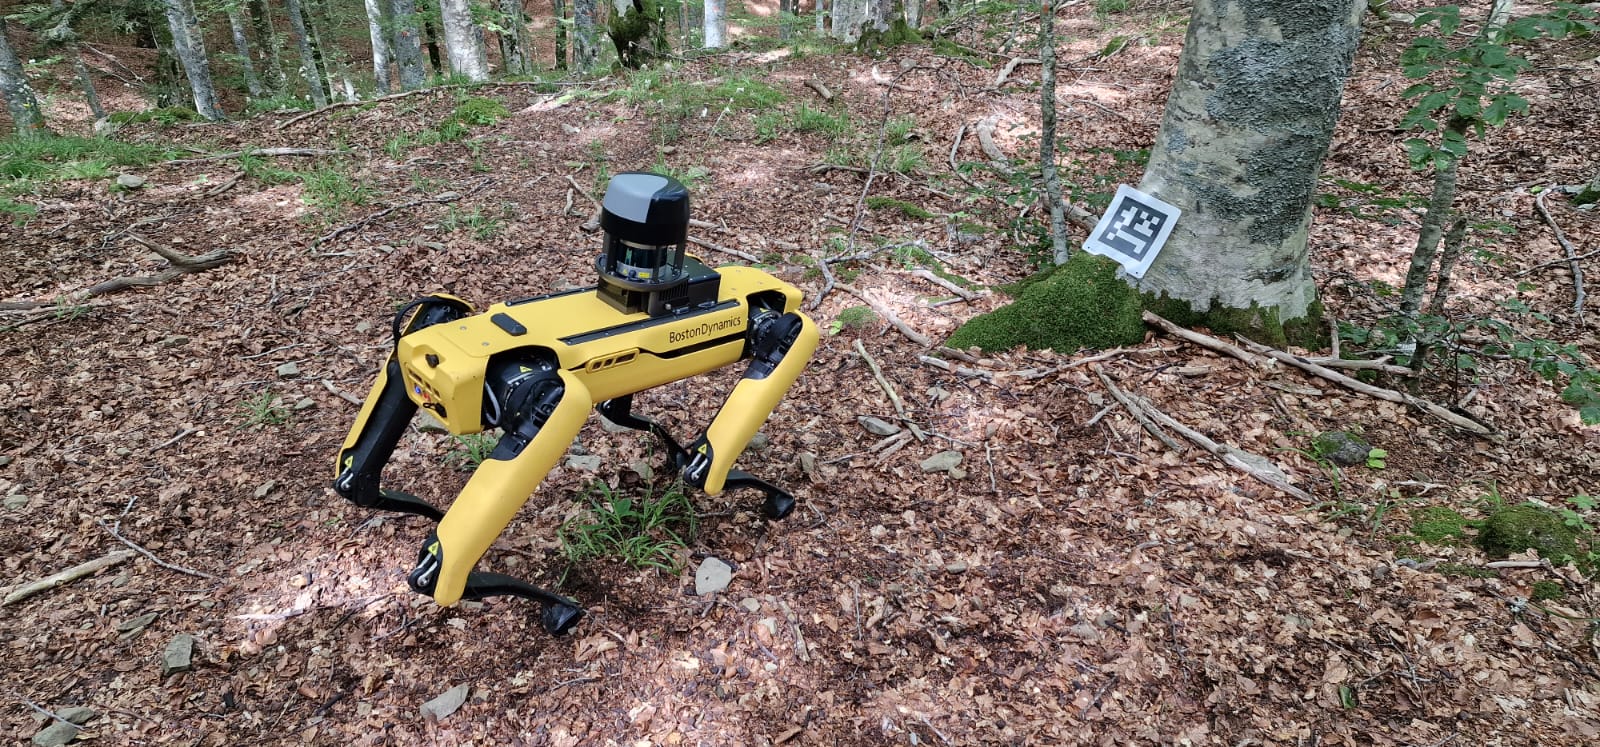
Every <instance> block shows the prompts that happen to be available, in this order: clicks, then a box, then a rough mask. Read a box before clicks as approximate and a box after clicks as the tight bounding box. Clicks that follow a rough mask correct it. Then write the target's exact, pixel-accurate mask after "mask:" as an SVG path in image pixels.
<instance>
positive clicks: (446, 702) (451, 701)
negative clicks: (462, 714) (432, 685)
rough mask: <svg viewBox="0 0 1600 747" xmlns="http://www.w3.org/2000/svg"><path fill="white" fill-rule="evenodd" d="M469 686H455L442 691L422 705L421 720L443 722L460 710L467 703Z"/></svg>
mask: <svg viewBox="0 0 1600 747" xmlns="http://www.w3.org/2000/svg"><path fill="white" fill-rule="evenodd" d="M471 689H472V687H471V686H470V685H456V686H455V687H452V688H450V689H449V690H446V691H444V694H442V695H440V696H439V697H437V698H434V699H433V700H430V701H428V702H426V703H423V704H422V718H423V719H424V720H429V721H443V720H444V719H446V718H449V716H450V714H452V713H455V712H456V711H457V710H458V709H460V708H461V704H462V703H465V702H467V693H468V692H469V691H471Z"/></svg>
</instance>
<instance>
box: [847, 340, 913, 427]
mask: <svg viewBox="0 0 1600 747" xmlns="http://www.w3.org/2000/svg"><path fill="white" fill-rule="evenodd" d="M856 354H857V355H860V356H861V359H862V360H864V361H866V362H867V368H869V369H871V370H872V378H874V379H877V380H878V386H880V387H883V391H884V393H886V394H888V395H889V404H891V405H894V411H895V414H897V415H899V416H900V422H902V423H905V424H906V427H907V428H910V429H911V435H913V436H916V437H917V440H918V441H926V440H928V437H927V436H924V435H922V429H921V428H918V427H917V424H916V423H913V422H911V417H910V416H909V415H907V414H906V404H905V403H904V402H902V401H900V395H899V393H897V392H895V390H894V385H892V384H890V383H889V379H887V378H885V377H884V375H883V369H881V368H879V367H878V361H877V360H875V359H874V358H873V357H872V355H871V354H870V353H868V352H867V347H866V346H865V345H862V344H861V339H860V338H857V339H856Z"/></svg>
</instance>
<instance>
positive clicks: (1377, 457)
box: [1367, 449, 1389, 469]
mask: <svg viewBox="0 0 1600 747" xmlns="http://www.w3.org/2000/svg"><path fill="white" fill-rule="evenodd" d="M1388 456H1389V452H1387V451H1385V450H1383V449H1373V450H1371V451H1368V452H1367V467H1368V468H1369V469H1383V468H1384V467H1387V466H1389V465H1388V462H1385V461H1384V460H1385V459H1387V458H1388Z"/></svg>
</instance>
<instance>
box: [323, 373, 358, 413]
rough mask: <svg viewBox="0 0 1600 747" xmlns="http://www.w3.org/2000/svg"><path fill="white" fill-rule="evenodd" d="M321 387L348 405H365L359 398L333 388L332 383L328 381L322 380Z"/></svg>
mask: <svg viewBox="0 0 1600 747" xmlns="http://www.w3.org/2000/svg"><path fill="white" fill-rule="evenodd" d="M322 386H323V388H324V389H327V390H328V391H329V392H331V393H332V394H333V395H334V396H336V397H338V398H339V399H342V400H344V401H346V402H349V403H350V404H352V405H355V406H356V407H360V406H361V405H363V404H365V403H363V402H362V401H361V398H360V397H357V396H355V395H354V394H351V393H349V392H347V391H345V390H343V389H340V388H339V387H336V386H334V385H333V382H332V381H329V380H328V379H323V380H322Z"/></svg>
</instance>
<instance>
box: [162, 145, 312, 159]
mask: <svg viewBox="0 0 1600 747" xmlns="http://www.w3.org/2000/svg"><path fill="white" fill-rule="evenodd" d="M338 154H339V151H336V150H328V149H326V148H256V149H254V150H236V151H229V152H227V153H213V154H211V155H208V156H201V157H200V158H179V159H177V160H173V161H167V163H205V162H206V161H226V160H228V159H230V158H244V157H245V156H265V157H269V158H271V157H277V156H334V155H338Z"/></svg>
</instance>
